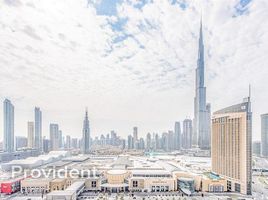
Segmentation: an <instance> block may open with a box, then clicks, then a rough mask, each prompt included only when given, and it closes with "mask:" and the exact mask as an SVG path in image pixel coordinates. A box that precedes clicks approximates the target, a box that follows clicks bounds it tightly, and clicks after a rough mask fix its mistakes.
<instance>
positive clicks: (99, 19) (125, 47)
mask: <svg viewBox="0 0 268 200" xmlns="http://www.w3.org/2000/svg"><path fill="white" fill-rule="evenodd" d="M201 10H202V11H201ZM267 10H268V1H267V0H211V1H205V0H204V1H197V0H195V1H194V0H154V1H153V0H114V1H111V0H38V1H36V0H2V1H1V2H0V100H1V101H3V100H4V99H5V98H9V99H10V100H11V101H12V103H13V104H14V106H15V135H25V136H26V135H27V121H32V120H33V118H34V113H33V110H34V106H39V107H41V110H42V111H43V135H46V136H48V127H49V123H51V122H53V123H58V124H59V126H60V128H61V129H62V131H63V133H64V134H65V135H67V134H69V135H71V136H72V137H81V136H82V122H83V117H84V112H85V108H86V107H88V111H89V118H90V123H91V131H92V135H93V136H96V135H98V136H100V134H106V133H108V132H109V131H110V130H115V131H116V132H117V133H118V134H119V135H122V136H124V137H126V136H127V135H128V134H130V133H132V127H133V126H138V127H139V134H140V135H145V134H146V133H147V132H158V133H162V132H163V131H167V130H171V129H173V128H174V122H175V121H182V120H183V119H185V118H186V117H190V118H192V117H193V105H194V104H193V98H194V84H195V83H194V80H195V68H196V62H197V51H198V49H197V48H198V46H197V45H198V34H199V22H200V16H201V12H202V13H203V14H202V15H203V26H204V40H205V41H204V43H205V68H206V75H205V76H206V77H205V80H206V81H205V82H206V86H207V99H208V102H211V105H212V111H216V110H217V109H220V108H223V107H226V106H229V105H232V104H236V103H240V102H241V101H242V99H243V98H244V97H245V96H247V95H248V85H249V84H251V85H252V103H253V105H252V107H253V112H254V117H253V120H254V125H253V139H254V140H256V139H259V138H260V114H262V113H265V112H268V65H267V64H268V62H267V61H268V32H267V31H268V12H267ZM0 113H1V114H0V127H1V128H0V130H1V131H0V139H2V137H3V128H2V127H3V106H0Z"/></svg>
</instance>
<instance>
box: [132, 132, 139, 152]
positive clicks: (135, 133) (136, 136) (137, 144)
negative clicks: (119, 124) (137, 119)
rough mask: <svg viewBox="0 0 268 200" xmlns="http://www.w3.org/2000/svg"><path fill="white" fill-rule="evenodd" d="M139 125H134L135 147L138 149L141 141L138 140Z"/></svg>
mask: <svg viewBox="0 0 268 200" xmlns="http://www.w3.org/2000/svg"><path fill="white" fill-rule="evenodd" d="M138 138H139V137H138V127H133V145H134V149H138V146H139V141H138Z"/></svg>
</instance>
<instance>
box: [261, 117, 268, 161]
mask: <svg viewBox="0 0 268 200" xmlns="http://www.w3.org/2000/svg"><path fill="white" fill-rule="evenodd" d="M261 155H262V156H263V157H268V113H267V114H262V115H261Z"/></svg>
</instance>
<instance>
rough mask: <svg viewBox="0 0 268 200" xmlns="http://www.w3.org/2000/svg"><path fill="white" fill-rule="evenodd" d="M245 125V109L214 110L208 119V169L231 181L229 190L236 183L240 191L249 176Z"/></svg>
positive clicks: (246, 124) (248, 149) (249, 158)
mask: <svg viewBox="0 0 268 200" xmlns="http://www.w3.org/2000/svg"><path fill="white" fill-rule="evenodd" d="M248 127H249V126H248V121H247V113H246V112H237V113H227V114H217V115H214V116H213V119H212V143H211V147H212V171H213V172H215V173H217V174H220V175H221V176H222V177H223V178H225V179H228V180H229V181H231V182H232V189H231V190H232V191H234V189H235V187H234V184H235V183H239V184H240V187H241V193H243V194H247V184H246V183H247V182H248V181H249V180H251V169H249V168H250V166H251V157H250V156H251V153H250V151H251V148H250V147H251V146H250V145H249V143H251V141H249V140H250V138H251V130H247V128H248ZM249 131H250V132H249ZM249 136H250V137H249Z"/></svg>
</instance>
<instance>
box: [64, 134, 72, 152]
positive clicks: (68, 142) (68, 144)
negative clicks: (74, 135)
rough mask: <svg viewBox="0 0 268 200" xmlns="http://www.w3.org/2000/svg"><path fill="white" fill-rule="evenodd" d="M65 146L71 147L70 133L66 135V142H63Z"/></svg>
mask: <svg viewBox="0 0 268 200" xmlns="http://www.w3.org/2000/svg"><path fill="white" fill-rule="evenodd" d="M65 144H66V145H65V148H66V149H71V147H72V145H71V136H70V135H67V136H66V143H65Z"/></svg>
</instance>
